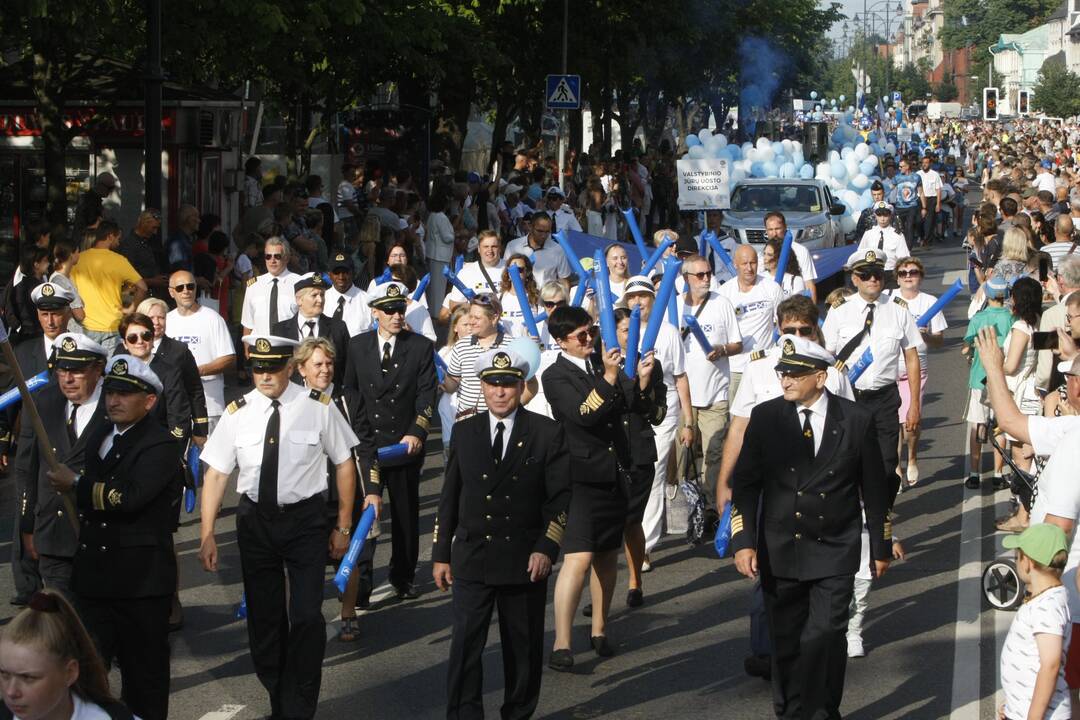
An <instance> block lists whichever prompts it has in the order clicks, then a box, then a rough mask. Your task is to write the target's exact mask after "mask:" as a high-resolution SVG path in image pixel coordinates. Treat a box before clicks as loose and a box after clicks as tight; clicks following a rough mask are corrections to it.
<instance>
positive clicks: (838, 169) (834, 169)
mask: <svg viewBox="0 0 1080 720" xmlns="http://www.w3.org/2000/svg"><path fill="white" fill-rule="evenodd" d="M829 172H831V173H832V176H833V177H834V178H836V179H837V180H839V181H840V182H844V178H846V177H847V174H848V172H847V166H846V165H844V163H842V162H840V161H839V160H834V161H833V162H831V163H829Z"/></svg>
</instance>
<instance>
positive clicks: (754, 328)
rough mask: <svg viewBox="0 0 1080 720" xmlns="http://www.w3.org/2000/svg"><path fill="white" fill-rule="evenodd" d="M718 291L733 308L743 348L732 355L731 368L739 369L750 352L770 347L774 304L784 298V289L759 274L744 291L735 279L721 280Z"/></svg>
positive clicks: (774, 327)
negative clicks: (724, 281) (750, 286)
mask: <svg viewBox="0 0 1080 720" xmlns="http://www.w3.org/2000/svg"><path fill="white" fill-rule="evenodd" d="M718 292H719V294H720V296H721V297H723V298H725V299H727V300H728V302H730V303H731V305H732V307H734V308H735V317H736V319H738V321H739V333H740V334H741V335H742V342H743V351H742V352H741V353H739V354H738V355H732V356H731V372H735V373H741V372H742V371H743V368H745V367H746V363H747V361H748V360H749V358H750V353H751V352H753V351H754V350H767V349H768V348H770V347H772V344H773V334H774V333H775V331H776V306H777V305H779V304H780V303H781V302H783V300H784V292H783V290H781V289H780V286H779V285H777V284H776V283H775V282H774V281H772V280H769V279H768V278H761V277H759V278H758V279H757V282H755V283H754V286H753V287H752V288H750V290H748V291H747V292H742V291H741V290H740V289H739V281H738V280H732V281H730V282H726V283H724V284H723V285H722V286H720V290H719V291H718Z"/></svg>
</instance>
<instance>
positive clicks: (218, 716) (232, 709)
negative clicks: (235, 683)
mask: <svg viewBox="0 0 1080 720" xmlns="http://www.w3.org/2000/svg"><path fill="white" fill-rule="evenodd" d="M246 707H247V705H222V706H221V708H220V709H218V710H214V711H213V712H208V713H206V714H205V715H203V716H202V717H201V718H199V720H229V718H232V717H233V716H235V715H236V714H237V713H239V712H240V711H241V710H243V709H244V708H246Z"/></svg>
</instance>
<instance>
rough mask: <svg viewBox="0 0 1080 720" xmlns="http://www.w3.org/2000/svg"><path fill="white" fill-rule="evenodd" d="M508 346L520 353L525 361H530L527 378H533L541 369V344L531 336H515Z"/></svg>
mask: <svg viewBox="0 0 1080 720" xmlns="http://www.w3.org/2000/svg"><path fill="white" fill-rule="evenodd" d="M507 347H508V348H510V349H511V350H513V351H514V352H516V353H517V354H518V355H520V356H521V357H522V358H523V359H524V360H525V362H527V363H529V372H528V374H526V375H525V379H526V380H531V379H532V378H533V377H535V376H536V373H537V371H538V370H539V369H540V346H539V345H537V344H536V343H535V342H534V341H533V340H532V339H531V338H527V337H519V338H514V339H513V340H511V341H510V342H509V344H507Z"/></svg>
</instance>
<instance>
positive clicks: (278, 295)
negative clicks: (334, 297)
mask: <svg viewBox="0 0 1080 720" xmlns="http://www.w3.org/2000/svg"><path fill="white" fill-rule="evenodd" d="M290 254H291V251H290V248H289V243H288V242H287V241H286V240H285V239H284V238H280V237H272V238H270V239H268V240H267V241H266V244H265V245H264V248H263V258H264V260H265V261H266V273H265V274H263V275H260V276H258V277H255V278H251V279H250V280H248V286H247V292H246V293H244V309H243V311H242V313H241V315H240V325H241V326H242V327H243V333H242V334H243V335H250V334H251V333H253V332H254V333H256V334H258V335H269V334H270V328H271V327H273V326H274V325H276V324H277V323H278V321H280V320H284V319H285V318H287V317H290V316H292V315H293V310H292V305H293V283H295V282H296V281H297V279H299V277H300V276H299V275H297V274H296V273H293V272H290V271H289V255H290Z"/></svg>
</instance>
